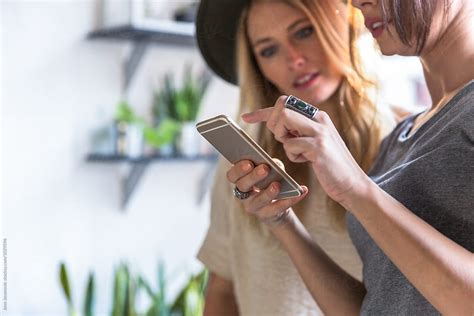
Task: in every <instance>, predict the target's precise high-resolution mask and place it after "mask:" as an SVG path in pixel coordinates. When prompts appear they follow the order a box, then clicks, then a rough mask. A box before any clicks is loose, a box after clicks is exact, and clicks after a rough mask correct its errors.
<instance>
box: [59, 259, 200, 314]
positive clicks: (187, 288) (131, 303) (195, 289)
mask: <svg viewBox="0 0 474 316" xmlns="http://www.w3.org/2000/svg"><path fill="white" fill-rule="evenodd" d="M113 278H114V283H113V297H112V306H111V315H112V316H142V315H143V316H202V314H203V310H204V295H205V294H204V293H205V288H206V286H207V281H208V272H207V270H203V271H202V272H200V273H199V274H197V275H191V276H190V277H189V279H188V281H187V283H186V284H185V285H184V287H183V288H182V289H181V290H180V291H179V293H178V295H177V296H176V297H175V299H174V300H171V301H170V300H169V297H168V296H169V295H168V284H169V281H168V280H167V278H166V276H165V268H164V265H163V263H161V262H160V263H159V265H158V273H157V282H158V284H157V285H156V286H155V287H153V286H152V284H151V283H150V282H149V281H147V280H146V279H145V278H144V277H143V276H142V275H135V274H134V273H132V271H131V269H130V268H129V266H128V265H127V264H126V263H125V262H121V263H120V264H119V265H118V266H117V267H116V268H115V271H114V275H113ZM59 279H60V283H61V288H62V290H63V292H64V295H65V297H66V301H67V305H68V314H69V316H80V315H84V316H93V315H95V314H96V313H95V301H96V290H95V281H94V274H93V273H90V275H89V278H88V282H87V288H86V293H85V299H84V305H83V312H82V313H81V312H79V311H78V310H77V309H76V307H75V305H74V303H73V300H72V295H71V286H70V278H69V275H68V273H67V269H66V264H65V263H64V262H61V263H60V268H59ZM141 294H144V295H145V296H146V297H148V299H149V306H143V305H142V306H141V309H143V310H140V308H139V307H138V304H137V298H138V296H139V295H141Z"/></svg>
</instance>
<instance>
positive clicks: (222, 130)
mask: <svg viewBox="0 0 474 316" xmlns="http://www.w3.org/2000/svg"><path fill="white" fill-rule="evenodd" d="M196 128H197V130H198V132H199V133H200V134H201V135H202V136H203V137H204V138H205V139H206V140H207V141H208V142H209V143H211V145H213V146H214V148H216V149H217V151H219V152H220V153H221V154H222V155H223V156H224V157H225V158H226V159H227V160H228V161H229V162H230V163H232V164H235V163H237V162H239V161H241V160H244V159H245V160H250V161H252V162H253V163H254V164H255V165H259V164H266V165H268V166H269V167H270V172H269V174H268V176H267V177H266V178H265V179H263V180H262V181H260V182H258V183H257V184H256V186H257V187H258V188H259V189H265V188H267V187H268V186H269V185H270V184H271V183H272V182H274V181H277V182H280V185H281V187H280V193H279V194H278V196H277V197H276V199H284V198H291V197H295V196H300V195H301V194H302V193H303V189H302V188H301V186H300V185H299V184H298V183H297V182H296V181H295V180H294V179H293V178H291V177H290V176H289V175H288V174H287V173H286V172H285V170H283V169H282V168H281V167H280V166H279V165H278V164H277V163H276V162H275V161H273V159H272V158H271V157H270V156H269V155H268V154H267V153H266V152H265V151H264V150H263V149H262V148H261V147H260V146H259V145H258V144H257V143H256V142H255V141H254V140H253V139H252V138H251V137H250V136H249V135H248V134H247V133H245V131H243V130H242V129H241V128H240V127H239V126H238V125H237V124H236V123H235V122H234V121H233V120H232V119H230V118H229V117H227V116H225V115H218V116H216V117H213V118H210V119H208V120H205V121H202V122H199V123H197V124H196Z"/></svg>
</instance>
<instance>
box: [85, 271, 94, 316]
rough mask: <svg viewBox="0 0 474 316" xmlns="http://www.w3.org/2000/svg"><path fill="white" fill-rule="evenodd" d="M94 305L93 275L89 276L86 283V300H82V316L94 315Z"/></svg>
mask: <svg viewBox="0 0 474 316" xmlns="http://www.w3.org/2000/svg"><path fill="white" fill-rule="evenodd" d="M94 304H95V282H94V273H92V272H91V273H90V274H89V279H88V282H87V290H86V298H85V300H84V316H92V315H94Z"/></svg>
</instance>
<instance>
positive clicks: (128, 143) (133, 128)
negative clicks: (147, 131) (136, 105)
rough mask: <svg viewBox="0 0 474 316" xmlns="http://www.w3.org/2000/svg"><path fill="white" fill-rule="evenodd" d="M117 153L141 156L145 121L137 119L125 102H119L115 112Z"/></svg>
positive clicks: (134, 156) (133, 156)
mask: <svg viewBox="0 0 474 316" xmlns="http://www.w3.org/2000/svg"><path fill="white" fill-rule="evenodd" d="M115 121H116V129H117V144H116V148H117V150H116V151H117V153H118V154H119V155H127V156H129V157H132V158H138V157H140V156H142V155H143V129H144V127H145V120H143V119H141V118H139V117H137V116H136V115H135V113H134V111H133V110H132V108H131V106H130V105H129V104H128V103H127V102H126V101H121V102H119V104H118V106H117V110H116V112H115Z"/></svg>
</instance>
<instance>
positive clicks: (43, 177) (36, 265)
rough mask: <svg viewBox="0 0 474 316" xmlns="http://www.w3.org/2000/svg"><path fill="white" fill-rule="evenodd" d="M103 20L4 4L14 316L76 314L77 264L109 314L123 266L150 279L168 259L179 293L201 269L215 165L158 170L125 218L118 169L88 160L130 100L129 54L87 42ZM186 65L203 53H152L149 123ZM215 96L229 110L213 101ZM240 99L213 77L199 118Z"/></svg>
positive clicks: (146, 86)
mask: <svg viewBox="0 0 474 316" xmlns="http://www.w3.org/2000/svg"><path fill="white" fill-rule="evenodd" d="M93 17H94V3H93V2H92V1H80V0H75V1H2V24H1V32H2V37H3V43H2V61H3V63H2V65H1V69H2V70H1V72H2V89H3V96H2V99H1V100H2V159H3V162H2V169H3V173H2V194H3V201H2V215H3V218H2V220H3V221H2V226H3V230H4V233H3V234H2V236H5V238H7V244H8V262H7V267H8V293H7V294H8V302H7V303H8V312H9V314H10V315H37V314H44V315H65V314H66V311H67V309H66V303H65V299H64V297H63V294H62V292H61V291H60V287H59V282H58V263H59V261H60V260H65V261H66V262H67V264H68V267H69V270H70V271H69V272H70V274H71V276H72V284H73V295H74V297H75V299H76V305H78V306H81V304H82V300H83V294H84V286H85V281H86V277H87V273H88V271H89V270H94V271H95V274H96V277H97V286H98V291H97V292H98V297H97V310H98V311H99V312H100V313H107V312H109V311H110V306H111V298H112V292H111V290H112V273H113V267H114V265H116V264H117V263H119V261H120V260H121V259H126V260H127V261H128V262H130V263H131V266H132V268H134V269H136V270H137V271H141V272H143V273H144V274H145V275H146V276H148V279H149V280H150V281H152V282H155V280H156V267H157V263H158V260H159V259H164V260H165V262H166V268H167V269H168V272H169V273H170V274H172V275H174V276H175V277H174V279H173V280H174V283H173V284H174V288H176V287H179V286H180V283H181V282H182V281H183V278H184V277H185V275H187V274H188V273H190V272H194V271H196V270H197V269H198V268H199V265H198V263H197V261H196V260H195V259H194V257H195V254H196V251H197V249H198V246H199V245H200V242H201V240H202V238H203V236H204V232H205V230H206V228H207V225H208V200H207V199H205V201H204V202H203V203H202V204H201V205H197V204H196V198H195V197H196V195H197V192H196V191H197V189H198V187H197V186H196V183H197V182H198V180H199V178H200V176H201V175H202V173H203V172H204V171H205V170H206V164H205V163H194V164H192V163H179V162H166V163H154V164H152V165H151V166H150V167H149V169H148V170H147V172H146V174H145V176H144V177H143V179H142V181H141V182H140V183H139V185H138V187H137V189H136V192H135V195H134V196H133V198H132V200H131V201H130V203H129V206H128V209H127V210H126V211H125V212H123V211H121V210H120V207H119V201H120V192H119V191H120V188H119V183H118V179H119V172H120V168H119V167H118V166H115V165H110V164H91V163H87V162H85V161H84V157H85V155H86V154H87V152H88V142H89V135H90V132H91V128H92V127H93V124H94V122H95V121H97V115H98V113H100V112H104V113H106V115H107V116H109V117H110V116H111V115H112V114H113V112H114V110H115V106H116V103H117V101H118V100H119V98H120V96H121V88H120V87H121V83H122V77H121V76H122V72H121V71H122V69H121V63H122V60H123V56H124V55H125V54H126V53H127V52H128V51H129V47H128V44H126V43H123V42H103V41H88V40H86V39H85V37H86V34H87V33H88V32H89V31H90V30H91V29H92V27H93V24H94V21H93ZM187 61H192V62H193V63H195V64H197V65H203V62H202V60H201V58H200V56H199V54H198V52H197V50H195V49H183V48H179V47H169V46H160V45H156V46H153V48H151V49H150V50H149V51H148V53H147V55H146V58H145V59H144V61H143V62H142V64H141V66H140V68H139V69H138V73H137V74H136V77H135V80H134V82H133V85H132V87H131V90H130V92H129V100H130V102H131V104H132V105H134V106H135V107H136V109H137V111H138V112H139V113H140V114H142V115H145V114H147V113H148V111H149V106H150V104H151V87H152V83H153V82H155V81H156V80H157V78H160V77H161V76H162V75H163V73H164V72H165V71H167V70H171V69H175V70H176V71H177V72H178V73H181V70H182V67H183V64H184V62H187ZM217 96H221V97H223V99H224V100H226V102H225V103H222V102H220V103H217V102H215V101H216V97H217ZM236 100H237V91H236V89H235V88H233V87H231V86H229V85H226V84H225V83H223V82H222V81H220V80H218V79H215V80H214V81H213V83H212V90H211V91H210V92H209V95H208V96H207V98H206V101H205V103H206V104H205V108H204V110H203V112H202V114H201V115H202V116H203V117H205V116H209V115H213V114H218V113H220V112H227V113H234V111H235V104H236ZM214 102H215V103H214ZM213 103H214V104H219V108H216V107H214V108H213V107H212V104H213ZM180 273H181V274H180ZM183 273H184V275H183ZM154 284H155V283H154ZM2 293H3V291H2ZM2 298H3V297H2ZM78 303H79V304H78ZM0 310H1V309H0Z"/></svg>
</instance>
